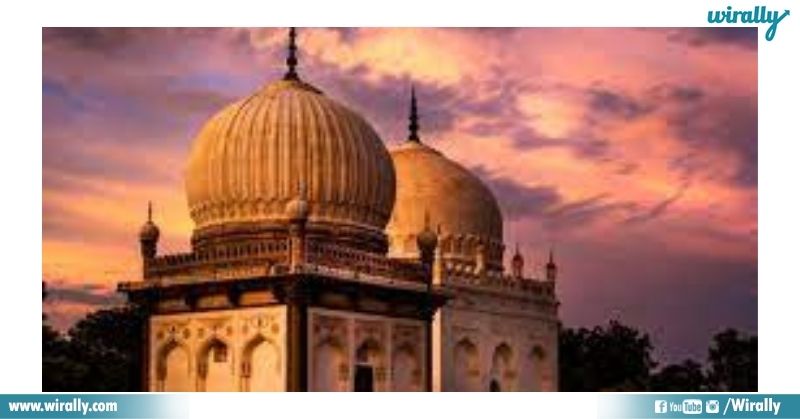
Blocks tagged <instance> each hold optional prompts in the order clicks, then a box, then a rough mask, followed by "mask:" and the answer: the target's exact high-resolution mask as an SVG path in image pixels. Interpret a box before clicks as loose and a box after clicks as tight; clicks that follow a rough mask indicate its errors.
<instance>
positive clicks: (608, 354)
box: [559, 321, 655, 391]
mask: <svg viewBox="0 0 800 419" xmlns="http://www.w3.org/2000/svg"><path fill="white" fill-rule="evenodd" d="M652 350H653V346H652V344H651V343H650V337H649V336H648V335H647V334H642V333H640V332H639V331H638V330H636V329H633V328H631V327H628V326H625V325H623V324H621V323H619V322H618V321H611V322H609V323H608V325H606V326H605V327H601V326H596V327H594V328H593V329H591V330H590V329H586V328H580V329H577V330H573V329H564V330H562V333H561V335H560V337H559V361H560V362H559V382H560V387H561V388H560V389H561V391H635V390H637V389H642V388H645V387H646V384H647V381H648V378H649V374H650V370H651V369H652V368H653V367H654V366H655V362H654V361H653V358H652Z"/></svg>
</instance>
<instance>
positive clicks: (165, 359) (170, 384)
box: [156, 339, 194, 392]
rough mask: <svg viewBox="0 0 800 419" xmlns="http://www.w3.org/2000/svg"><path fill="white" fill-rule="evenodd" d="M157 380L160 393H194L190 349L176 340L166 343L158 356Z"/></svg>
mask: <svg viewBox="0 0 800 419" xmlns="http://www.w3.org/2000/svg"><path fill="white" fill-rule="evenodd" d="M156 378H157V382H158V390H160V391H176V392H177V391H193V390H194V388H193V386H192V381H191V355H190V352H189V348H187V347H186V345H184V344H182V343H179V342H178V341H176V340H174V339H172V340H170V341H169V342H167V343H165V344H164V345H163V346H162V347H161V349H159V351H158V352H157V355H156Z"/></svg>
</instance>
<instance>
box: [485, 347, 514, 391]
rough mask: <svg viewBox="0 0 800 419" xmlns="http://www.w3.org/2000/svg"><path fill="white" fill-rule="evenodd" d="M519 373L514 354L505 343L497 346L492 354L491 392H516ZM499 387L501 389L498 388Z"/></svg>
mask: <svg viewBox="0 0 800 419" xmlns="http://www.w3.org/2000/svg"><path fill="white" fill-rule="evenodd" d="M516 381H517V371H516V368H515V367H514V352H513V350H512V349H511V346H510V345H509V344H507V343H505V342H503V343H501V344H499V345H497V346H496V347H495V348H494V352H493V353H492V369H491V370H490V372H489V386H490V387H493V388H489V389H488V390H490V391H514V390H516ZM498 387H499V388H498Z"/></svg>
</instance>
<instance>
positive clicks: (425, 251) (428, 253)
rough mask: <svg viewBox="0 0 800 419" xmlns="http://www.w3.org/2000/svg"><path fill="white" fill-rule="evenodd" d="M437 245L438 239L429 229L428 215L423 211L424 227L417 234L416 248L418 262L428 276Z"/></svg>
mask: <svg viewBox="0 0 800 419" xmlns="http://www.w3.org/2000/svg"><path fill="white" fill-rule="evenodd" d="M438 243H439V237H437V235H436V233H434V232H433V230H432V229H431V220H430V215H429V214H428V212H427V211H425V226H424V228H423V229H422V231H421V232H420V233H419V234H417V248H418V249H419V261H420V262H421V263H422V266H424V267H425V269H426V270H427V272H428V273H429V274H430V273H431V271H432V268H433V258H434V256H435V251H436V245H437V244H438Z"/></svg>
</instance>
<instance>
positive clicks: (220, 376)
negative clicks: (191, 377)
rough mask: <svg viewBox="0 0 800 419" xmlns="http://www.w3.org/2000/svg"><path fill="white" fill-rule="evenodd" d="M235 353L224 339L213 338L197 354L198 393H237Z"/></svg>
mask: <svg viewBox="0 0 800 419" xmlns="http://www.w3.org/2000/svg"><path fill="white" fill-rule="evenodd" d="M233 361H234V360H233V351H232V350H231V347H230V345H229V344H228V343H227V342H226V341H225V340H223V339H221V338H219V337H217V336H213V337H211V338H209V339H208V340H207V341H205V342H204V343H203V344H202V345H201V346H200V350H199V351H198V352H197V388H198V391H235V390H236V385H235V377H236V373H235V370H234V365H235V364H234V362H233Z"/></svg>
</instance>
